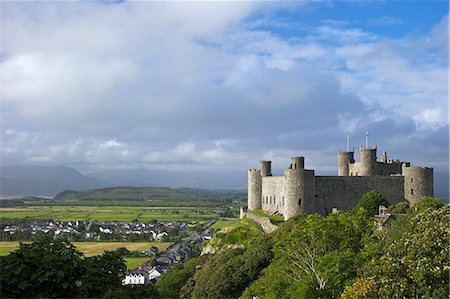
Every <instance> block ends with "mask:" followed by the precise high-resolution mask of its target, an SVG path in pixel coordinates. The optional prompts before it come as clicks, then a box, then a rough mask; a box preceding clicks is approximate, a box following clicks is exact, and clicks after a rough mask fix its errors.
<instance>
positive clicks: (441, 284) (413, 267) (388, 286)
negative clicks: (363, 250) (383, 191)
mask: <svg viewBox="0 0 450 299" xmlns="http://www.w3.org/2000/svg"><path fill="white" fill-rule="evenodd" d="M448 208H449V207H448V206H444V207H441V208H439V209H435V210H431V209H429V210H425V211H423V212H421V213H419V214H417V215H414V216H412V218H411V222H412V224H413V228H412V231H411V232H405V233H404V234H403V235H402V236H401V237H400V239H398V240H394V241H393V242H392V243H391V244H390V245H389V246H387V247H386V249H385V252H384V254H383V255H382V256H381V258H379V259H374V260H373V261H372V263H371V264H370V265H369V266H368V267H367V268H366V269H367V271H366V273H364V274H365V276H366V277H371V276H374V277H375V282H376V287H377V289H378V293H379V295H380V296H382V297H389V298H393V297H403V298H405V297H406V298H419V297H426V298H448V295H449V294H448V291H449V280H448V277H449V269H450V266H449V264H448V257H449V247H448V244H449V227H448V223H449V211H448Z"/></svg>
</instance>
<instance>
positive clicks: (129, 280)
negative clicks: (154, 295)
mask: <svg viewBox="0 0 450 299" xmlns="http://www.w3.org/2000/svg"><path fill="white" fill-rule="evenodd" d="M149 283H150V279H149V271H146V270H134V271H130V272H128V273H127V274H126V276H125V278H124V279H123V280H122V285H129V284H149Z"/></svg>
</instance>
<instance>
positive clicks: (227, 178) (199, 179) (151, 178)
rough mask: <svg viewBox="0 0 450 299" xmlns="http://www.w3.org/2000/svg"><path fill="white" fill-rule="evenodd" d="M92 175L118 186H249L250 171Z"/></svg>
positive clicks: (126, 171)
mask: <svg viewBox="0 0 450 299" xmlns="http://www.w3.org/2000/svg"><path fill="white" fill-rule="evenodd" d="M89 175H91V176H93V177H96V178H99V179H101V180H104V181H108V182H113V183H114V184H115V185H117V186H135V187H141V186H170V187H172V188H177V187H188V188H200V189H212V190H218V189H235V190H242V189H247V171H246V170H245V169H244V170H242V171H239V170H238V171H235V170H217V169H208V170H198V169H197V170H189V169H186V170H178V171H176V170H170V169H166V170H161V169H158V170H153V169H120V170H114V171H111V170H104V171H99V172H92V173H89Z"/></svg>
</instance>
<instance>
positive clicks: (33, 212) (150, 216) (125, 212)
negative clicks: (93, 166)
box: [0, 206, 217, 222]
mask: <svg viewBox="0 0 450 299" xmlns="http://www.w3.org/2000/svg"><path fill="white" fill-rule="evenodd" d="M216 216H217V214H216V213H214V212H213V211H212V210H210V209H205V208H200V209H198V208H193V207H190V208H187V207H183V208H165V209H163V208H154V207H152V208H148V207H147V208H146V207H132V206H131V207H129V206H127V207H119V206H106V207H92V206H25V207H21V208H0V218H2V217H3V218H10V219H11V218H15V219H22V218H26V217H29V218H32V219H53V220H56V221H120V222H130V221H132V220H134V219H137V220H138V221H141V222H150V221H151V220H154V219H156V220H157V221H188V222H189V221H201V220H207V219H211V218H214V217H216Z"/></svg>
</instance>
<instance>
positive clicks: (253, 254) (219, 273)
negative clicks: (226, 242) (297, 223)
mask: <svg viewBox="0 0 450 299" xmlns="http://www.w3.org/2000/svg"><path fill="white" fill-rule="evenodd" d="M272 246H273V244H272V240H271V238H270V237H267V236H263V237H260V238H257V239H254V240H252V241H251V242H250V244H249V245H248V246H247V248H246V249H245V250H242V249H232V250H222V251H220V252H218V253H216V254H215V255H214V256H213V257H212V258H211V260H210V261H208V262H207V263H205V264H204V265H203V267H202V268H201V269H200V270H199V271H198V272H197V273H196V274H195V276H194V281H195V286H194V288H193V291H192V298H237V297H239V296H240V295H241V294H242V292H243V290H245V288H246V287H247V286H248V285H249V284H250V283H251V282H252V281H254V280H255V279H257V278H258V277H259V276H260V275H261V270H262V269H264V268H265V267H267V266H268V265H269V263H270V260H271V259H272V256H273V253H272Z"/></svg>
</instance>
